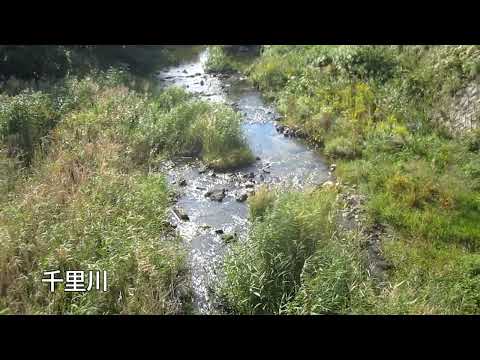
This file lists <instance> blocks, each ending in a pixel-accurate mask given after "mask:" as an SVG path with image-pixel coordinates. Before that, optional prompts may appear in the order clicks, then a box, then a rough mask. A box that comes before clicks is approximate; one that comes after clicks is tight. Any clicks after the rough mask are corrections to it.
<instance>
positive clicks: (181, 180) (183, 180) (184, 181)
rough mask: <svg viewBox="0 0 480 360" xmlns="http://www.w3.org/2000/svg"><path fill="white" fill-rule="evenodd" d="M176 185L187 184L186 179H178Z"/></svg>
mask: <svg viewBox="0 0 480 360" xmlns="http://www.w3.org/2000/svg"><path fill="white" fill-rule="evenodd" d="M178 185H180V186H187V180H185V179H180V181H179V182H178Z"/></svg>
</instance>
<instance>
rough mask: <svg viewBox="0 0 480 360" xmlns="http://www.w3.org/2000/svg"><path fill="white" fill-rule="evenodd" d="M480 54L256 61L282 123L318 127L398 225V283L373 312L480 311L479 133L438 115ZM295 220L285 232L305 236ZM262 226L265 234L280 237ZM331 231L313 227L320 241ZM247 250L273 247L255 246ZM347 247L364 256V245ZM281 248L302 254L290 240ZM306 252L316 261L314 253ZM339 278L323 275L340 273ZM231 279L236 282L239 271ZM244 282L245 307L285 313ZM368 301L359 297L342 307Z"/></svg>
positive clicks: (311, 50) (392, 255)
mask: <svg viewBox="0 0 480 360" xmlns="http://www.w3.org/2000/svg"><path fill="white" fill-rule="evenodd" d="M479 53H480V48H479V47H478V46H430V47H429V46H269V47H266V49H265V51H264V52H263V55H262V56H261V57H260V58H259V59H258V60H256V61H255V62H254V63H253V64H252V65H251V66H250V67H249V68H248V69H247V70H246V72H247V73H248V74H249V77H250V79H251V81H252V82H253V83H254V84H256V86H257V87H258V88H259V89H261V90H262V91H263V92H264V93H265V94H266V95H267V96H269V97H270V98H271V99H273V100H274V101H275V102H276V104H277V105H278V108H279V110H280V111H281V112H282V113H283V115H284V122H285V123H286V124H287V125H289V126H290V127H293V128H299V129H302V130H303V131H304V133H306V134H309V137H310V138H309V140H310V141H312V142H315V143H316V144H319V145H321V146H322V147H323V150H324V152H325V154H326V155H327V156H328V157H329V158H330V159H331V160H332V162H336V163H337V175H338V176H339V177H340V179H341V180H342V181H343V182H345V183H347V184H357V185H358V186H359V191H360V192H362V193H364V194H366V195H367V199H368V201H367V204H366V206H367V209H368V215H369V221H370V222H372V223H375V222H379V223H386V224H389V225H390V226H392V227H393V229H394V230H395V233H396V240H395V241H392V242H388V243H385V245H384V247H385V248H384V251H385V255H386V257H387V259H388V260H390V261H392V262H393V264H394V270H391V271H390V273H389V278H390V281H391V284H392V286H391V287H390V288H389V289H387V290H384V291H382V293H381V294H380V295H375V296H374V297H373V300H372V299H369V303H370V304H371V306H372V307H371V308H370V310H368V311H370V312H381V313H478V312H479V310H480V295H479V294H480V293H479V292H478V289H479V287H478V286H479V283H480V276H479V275H478V269H479V268H480V254H479V252H478V250H479V245H480V221H479V219H480V172H479V169H480V168H479V164H480V152H479V146H478V143H479V133H478V132H473V133H470V134H467V135H465V136H451V135H449V133H448V132H447V131H446V130H445V129H443V128H442V127H441V126H440V125H439V124H437V123H435V122H434V121H433V119H434V114H435V113H436V112H438V111H439V109H445V108H446V107H447V106H448V104H449V97H450V96H451V95H452V94H453V93H455V91H456V90H458V89H460V88H461V87H462V86H464V85H466V84H468V83H469V82H470V81H474V79H475V78H476V77H478V75H479V72H478V70H479V61H480V60H479V59H480V57H479ZM282 201H283V202H284V203H285V204H288V203H289V201H290V200H288V199H284V200H282ZM319 201H320V200H319ZM281 206H282V205H278V207H279V208H280V207H281ZM318 206H320V205H318ZM285 216H288V215H285ZM323 216H324V215H323ZM279 221H280V220H279V219H277V218H273V217H271V218H270V217H269V218H268V222H270V224H265V225H261V226H260V225H256V226H255V227H256V228H258V229H263V228H266V227H269V226H270V227H271V228H276V227H278V226H279ZM323 221H325V220H323V219H321V217H319V218H316V219H315V220H313V219H312V222H318V223H319V224H320V223H322V222H323ZM302 226H307V225H302ZM296 227H297V223H295V222H294V223H291V224H290V225H289V227H287V228H286V229H285V232H286V234H287V230H288V231H293V233H292V234H291V235H288V236H286V235H285V241H286V242H290V243H292V242H296V241H298V240H297V239H301V238H302V237H301V236H303V235H299V233H298V232H297V233H296V232H295V230H294V229H295V228H296ZM289 228H291V229H289ZM255 231H261V230H254V232H253V234H252V237H253V239H256V238H257V237H259V236H260V235H257V233H256V232H255ZM307 232H308V230H307ZM264 234H265V235H261V236H264V239H266V240H265V241H272V242H274V241H276V240H275V239H277V237H278V235H276V234H275V233H264ZM261 236H260V237H261ZM322 236H323V235H320V234H319V235H315V237H316V238H317V240H318V241H319V242H322V241H323V240H322V239H323V238H322ZM252 241H253V242H255V240H252ZM291 245H292V246H293V244H291ZM247 249H248V250H247ZM242 251H244V252H246V253H249V254H251V255H249V256H252V257H256V256H259V257H261V256H263V255H261V254H262V251H263V250H262V248H257V247H256V245H249V247H248V248H247V247H246V248H245V249H243V250H242ZM348 252H351V253H352V254H354V253H355V247H351V248H350V249H349V250H347V253H348ZM253 254H255V255H253ZM274 255H275V254H274ZM282 256H291V257H292V258H296V257H297V256H298V255H297V252H296V250H286V251H284V255H282ZM352 256H353V255H352ZM252 261H253V260H252ZM298 261H300V263H304V264H305V265H304V266H305V269H307V268H309V262H308V261H304V257H300V258H299V260H298ZM339 261H340V260H339ZM228 266H230V269H232V268H233V267H232V266H231V264H230V265H227V269H228ZM273 269H275V264H270V265H265V266H264V268H263V270H262V271H261V270H259V271H258V274H259V275H260V274H263V275H262V276H263V277H262V279H264V277H265V276H267V275H264V274H270V271H271V270H272V271H273ZM316 271H320V270H314V273H315V272H316ZM231 273H234V271H231ZM238 276H240V277H242V276H243V275H238ZM331 276H332V278H326V279H324V280H322V281H326V283H327V284H328V281H329V280H332V281H333V276H340V275H334V274H333V273H332V275H331ZM340 278H341V277H340ZM227 279H230V280H229V281H230V284H232V283H233V282H234V280H233V275H232V276H230V278H227ZM242 279H243V278H242ZM249 281H250V282H251V283H252V284H253V283H254V280H252V279H250V280H249ZM255 281H257V280H255ZM262 282H263V280H262V281H261V283H262ZM245 283H247V281H245ZM289 283H291V281H290V282H289ZM297 283H298V282H297ZM255 286H258V285H255ZM297 286H298V285H297ZM315 286H319V287H321V286H322V285H321V284H320V283H317V284H316V285H315ZM238 291H239V290H238V289H237V288H236V287H235V286H232V285H230V288H229V290H228V291H227V293H228V294H230V296H233V297H234V298H235V299H246V298H247V297H246V295H245V296H243V295H242V296H243V297H242V296H237V295H233V294H237V293H238ZM242 291H245V292H244V294H246V293H249V294H250V296H251V298H250V300H249V301H247V302H244V303H242V304H245V306H244V307H243V308H240V311H241V312H249V311H253V309H258V308H259V309H263V310H266V311H267V312H278V311H279V310H278V309H279V305H280V303H282V302H276V303H275V305H273V304H270V303H269V302H268V300H266V299H267V298H268V297H269V295H262V292H260V294H261V297H260V298H261V299H262V300H261V301H260V300H259V298H258V297H257V298H255V295H253V292H252V291H250V292H249V291H248V289H246V288H245V289H243V290H242ZM275 291H277V290H275ZM278 291H279V292H278V294H280V293H282V294H283V295H278V296H277V297H281V296H285V297H286V298H287V299H291V298H292V286H290V285H289V286H287V288H286V289H283V290H278ZM299 291H300V290H298V289H297V290H295V291H293V293H294V294H298V293H299ZM257 292H258V291H257ZM268 292H269V291H268ZM337 295H338V296H339V297H343V298H345V297H347V298H348V297H349V296H351V294H349V295H347V293H344V294H343V295H342V294H341V293H337ZM295 296H296V295H295ZM322 296H323V295H322ZM274 297H275V296H274ZM254 300H255V301H254ZM302 301H305V302H306V301H307V300H306V298H305V300H301V301H300V303H302ZM232 302H233V303H234V304H235V303H236V301H232ZM287 303H290V300H288V301H287ZM259 304H260V305H259ZM282 304H283V303H282ZM282 306H283V305H282ZM287 308H288V306H287ZM358 309H360V310H358ZM362 309H365V308H357V307H356V305H354V304H352V303H351V304H350V305H348V306H347V307H344V308H343V310H342V311H344V310H345V311H354V312H355V311H357V310H358V311H360V312H361V311H363V310H362Z"/></svg>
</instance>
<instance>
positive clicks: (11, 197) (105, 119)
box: [0, 47, 251, 314]
mask: <svg viewBox="0 0 480 360" xmlns="http://www.w3.org/2000/svg"><path fill="white" fill-rule="evenodd" d="M0 50H1V51H7V52H8V54H9V55H8V57H7V56H4V57H3V59H4V63H2V66H7V64H9V65H8V66H11V65H12V62H11V61H10V60H11V59H12V56H14V55H15V56H17V57H18V58H21V59H22V60H23V61H24V62H25V63H26V65H25V64H23V63H22V65H21V66H20V68H21V69H23V70H25V73H22V74H20V73H19V72H18V70H15V69H13V70H11V75H14V76H15V78H16V79H15V83H14V84H12V81H11V79H13V76H10V80H9V81H7V83H4V84H3V86H4V87H3V92H2V94H1V95H0V97H1V99H0V140H1V142H0V143H1V147H0V167H1V171H0V196H1V197H0V202H1V210H0V312H1V313H27V314H30V313H57V314H67V313H72V314H109V313H114V314H115V313H156V314H174V313H184V312H188V311H189V304H190V290H189V278H188V268H187V265H186V251H185V249H184V247H183V245H182V243H181V242H180V241H179V239H178V237H177V236H176V235H175V232H174V231H172V228H171V226H170V225H169V223H168V222H167V209H168V207H169V205H170V191H169V190H168V188H167V185H166V182H165V180H164V177H163V175H162V174H160V173H156V172H154V171H152V169H155V168H156V165H157V164H158V162H160V161H162V159H164V158H165V157H171V156H176V155H184V154H191V155H196V156H199V157H201V158H203V159H204V160H205V161H206V162H207V163H209V164H210V165H211V166H212V167H215V168H222V169H223V168H228V167H232V166H237V165H238V164H240V163H244V162H246V161H250V160H251V154H250V152H249V150H248V148H247V147H246V145H245V144H244V142H243V139H242V137H241V133H240V124H239V119H238V115H237V114H236V113H234V112H233V111H232V110H230V109H229V108H226V107H224V106H214V105H210V104H208V103H205V102H202V101H199V100H196V99H194V98H192V96H190V95H188V94H187V93H185V92H184V91H183V90H181V89H176V88H171V89H168V90H166V91H163V92H161V93H159V94H156V93H152V92H148V91H142V90H141V89H138V86H137V85H138V78H137V77H136V76H134V75H137V72H135V71H130V70H129V68H128V67H124V66H121V67H120V68H113V67H109V68H107V69H106V70H102V67H100V66H97V64H98V63H97V62H96V61H94V62H93V63H90V62H87V65H88V68H90V70H88V71H87V72H84V71H83V69H82V71H77V70H78V68H77V67H76V65H72V64H71V63H70V65H68V64H67V65H66V66H67V68H68V69H69V70H68V71H65V72H61V73H57V72H56V71H57V70H58V68H57V67H55V66H54V68H55V69H56V70H55V71H54V73H53V74H52V71H53V70H51V69H46V70H45V69H44V68H42V69H43V70H41V71H40V70H38V71H37V70H28V72H27V68H28V66H31V67H32V69H33V68H35V67H36V66H37V65H38V64H36V63H35V64H30V63H29V62H28V57H29V56H30V55H31V54H30V52H32V51H33V52H35V51H46V52H47V53H48V57H46V58H45V57H44V55H40V54H37V55H38V56H39V58H40V59H41V60H42V61H45V60H47V59H50V57H51V58H52V59H58V58H62V54H65V52H64V51H65V49H64V48H62V47H50V48H49V49H31V47H26V48H25V49H5V48H3V49H0ZM101 51H105V49H102V50H98V52H101ZM119 51H121V50H119ZM152 51H153V50H152ZM156 51H161V49H160V50H159V49H157V50H156ZM45 56H46V55H45ZM132 56H133V55H132ZM24 57H27V58H24ZM96 58H100V57H99V56H98V55H97V56H96ZM115 58H116V59H118V57H117V56H116V55H115ZM134 58H135V59H136V60H138V59H140V60H141V59H142V57H139V56H135V57H134ZM8 59H10V60H8ZM31 59H32V61H33V62H35V61H36V60H35V59H36V58H35V57H32V58H31ZM55 61H56V60H54V61H53V62H52V63H51V64H50V65H52V66H53V64H55V63H56V62H55ZM59 63H61V61H59ZM27 65H28V66H27ZM143 65H145V68H146V67H149V64H143V63H142V66H141V65H140V64H137V65H135V64H134V65H133V67H134V68H135V69H137V70H138V68H139V67H140V68H143ZM42 66H43V65H42ZM9 69H10V68H9ZM9 71H10V70H9ZM4 74H6V73H4ZM37 74H42V75H41V76H38V75H37ZM32 77H33V80H42V81H45V84H44V86H43V87H37V86H35V84H32V83H30V80H32ZM51 270H60V271H62V275H63V276H64V271H71V270H82V271H85V272H88V270H102V271H107V273H108V281H109V283H108V291H107V292H100V291H89V292H84V293H78V292H64V291H62V290H63V289H64V284H59V285H57V286H58V290H57V291H55V292H54V293H50V292H49V288H48V286H46V284H44V283H42V282H41V279H42V277H44V275H43V272H44V271H51Z"/></svg>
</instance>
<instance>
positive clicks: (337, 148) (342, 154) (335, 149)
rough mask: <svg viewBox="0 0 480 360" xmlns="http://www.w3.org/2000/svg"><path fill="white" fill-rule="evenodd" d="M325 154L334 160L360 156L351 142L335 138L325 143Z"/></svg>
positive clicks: (356, 146)
mask: <svg viewBox="0 0 480 360" xmlns="http://www.w3.org/2000/svg"><path fill="white" fill-rule="evenodd" d="M325 154H326V155H327V156H331V157H334V158H344V159H354V158H355V157H357V156H359V155H360V149H359V146H358V145H357V144H355V143H353V142H352V140H349V139H347V138H344V137H337V138H334V139H332V140H329V141H327V142H326V143H325Z"/></svg>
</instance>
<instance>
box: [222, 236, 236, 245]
mask: <svg viewBox="0 0 480 360" xmlns="http://www.w3.org/2000/svg"><path fill="white" fill-rule="evenodd" d="M222 240H223V241H224V242H225V243H226V244H228V243H231V242H233V241H235V240H237V234H225V235H222Z"/></svg>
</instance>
